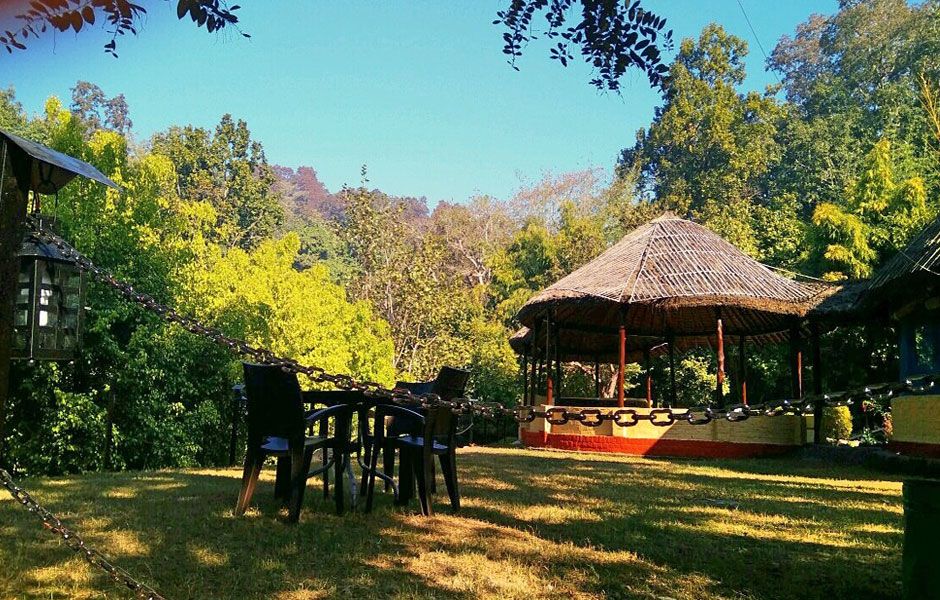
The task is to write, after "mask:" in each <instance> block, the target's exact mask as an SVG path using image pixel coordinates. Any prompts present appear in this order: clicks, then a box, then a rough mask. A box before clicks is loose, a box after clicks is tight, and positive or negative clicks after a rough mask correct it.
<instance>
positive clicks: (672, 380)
mask: <svg viewBox="0 0 940 600" xmlns="http://www.w3.org/2000/svg"><path fill="white" fill-rule="evenodd" d="M675 342H676V339H675V337H673V336H672V335H670V336H669V407H670V408H672V407H673V406H675V405H676V399H677V398H678V396H677V394H678V391H677V389H676V343H675Z"/></svg>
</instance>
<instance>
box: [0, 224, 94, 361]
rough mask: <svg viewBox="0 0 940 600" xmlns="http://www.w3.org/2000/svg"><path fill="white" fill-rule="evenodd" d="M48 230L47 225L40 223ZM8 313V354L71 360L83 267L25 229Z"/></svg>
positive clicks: (77, 338) (77, 340)
mask: <svg viewBox="0 0 940 600" xmlns="http://www.w3.org/2000/svg"><path fill="white" fill-rule="evenodd" d="M43 227H44V228H46V229H48V228H49V224H48V223H47V222H43ZM19 258H20V271H19V276H18V280H17V288H16V299H15V303H14V312H13V358H19V359H37V360H72V359H74V358H75V356H76V354H77V352H78V351H79V349H80V347H81V333H82V324H83V321H84V306H85V297H84V294H85V278H84V274H83V273H82V271H81V270H80V269H79V268H78V267H77V266H76V265H75V263H74V262H72V261H71V260H70V259H69V258H67V257H66V256H64V255H63V254H62V253H61V252H59V250H58V248H56V247H55V246H53V245H50V244H46V243H44V242H42V241H41V240H40V239H39V238H37V237H36V236H33V235H31V234H27V236H26V239H25V240H24V241H23V245H22V247H21V248H20V252H19Z"/></svg>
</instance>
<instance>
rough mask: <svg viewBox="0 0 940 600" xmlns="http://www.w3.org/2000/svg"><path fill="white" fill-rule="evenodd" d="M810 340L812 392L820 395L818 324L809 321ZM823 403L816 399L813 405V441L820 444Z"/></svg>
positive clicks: (821, 389)
mask: <svg viewBox="0 0 940 600" xmlns="http://www.w3.org/2000/svg"><path fill="white" fill-rule="evenodd" d="M810 340H811V343H812V346H813V394H815V395H816V396H817V397H818V396H821V395H822V391H823V385H822V354H821V352H820V350H819V324H818V323H816V322H813V323H810ZM822 418H823V405H822V402H819V401H817V402H816V405H815V406H814V407H813V443H814V444H821V443H822V441H823V439H822Z"/></svg>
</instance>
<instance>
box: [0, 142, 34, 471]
mask: <svg viewBox="0 0 940 600" xmlns="http://www.w3.org/2000/svg"><path fill="white" fill-rule="evenodd" d="M11 158H12V157H11V156H9V153H8V151H7V145H6V144H5V143H4V144H2V145H0V466H4V467H9V466H10V464H9V463H8V462H7V460H6V454H5V452H4V447H3V439H4V435H5V433H6V419H7V406H8V402H7V399H8V397H9V393H10V359H11V356H12V353H13V304H14V301H15V294H16V291H17V279H18V277H19V271H20V260H19V256H18V255H17V253H18V252H19V249H20V245H21V244H22V242H23V234H24V223H25V221H26V212H27V199H28V191H27V189H28V188H27V183H28V181H29V180H28V178H25V177H21V178H20V180H21V181H22V182H23V183H20V181H18V180H17V179H14V178H13V167H12V165H11V163H12V160H11Z"/></svg>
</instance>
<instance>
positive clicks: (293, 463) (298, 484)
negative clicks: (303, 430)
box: [287, 446, 309, 523]
mask: <svg viewBox="0 0 940 600" xmlns="http://www.w3.org/2000/svg"><path fill="white" fill-rule="evenodd" d="M304 455H305V452H304V447H303V446H300V447H299V448H291V449H290V479H291V494H290V501H289V503H288V506H289V510H288V516H287V520H288V522H289V523H296V522H297V521H298V520H300V509H301V507H302V506H303V503H304V489H305V488H306V487H307V472H308V471H309V469H307V468H305V467H306V462H307V461H306V457H305V456H304Z"/></svg>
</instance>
